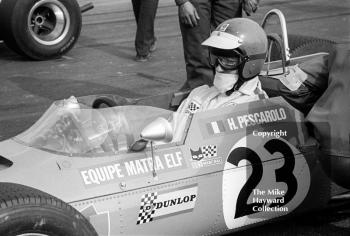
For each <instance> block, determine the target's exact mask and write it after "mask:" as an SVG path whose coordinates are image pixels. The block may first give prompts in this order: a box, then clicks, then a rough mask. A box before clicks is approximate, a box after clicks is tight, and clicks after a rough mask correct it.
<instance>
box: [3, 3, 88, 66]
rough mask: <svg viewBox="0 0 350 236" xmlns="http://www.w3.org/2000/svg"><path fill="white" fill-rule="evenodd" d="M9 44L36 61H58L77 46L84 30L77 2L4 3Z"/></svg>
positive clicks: (4, 29) (5, 25)
mask: <svg viewBox="0 0 350 236" xmlns="http://www.w3.org/2000/svg"><path fill="white" fill-rule="evenodd" d="M1 4H2V6H1V9H2V10H1V11H2V12H1V14H2V16H1V17H0V18H1V19H0V20H1V24H2V26H1V28H2V30H3V32H2V37H3V39H4V41H5V43H6V44H7V45H8V46H9V47H10V48H11V49H13V50H14V51H16V52H17V53H19V54H22V55H24V56H27V57H29V58H31V59H34V60H47V59H53V58H58V57H60V56H62V55H63V54H65V53H67V52H68V51H69V50H70V49H71V48H72V47H73V46H74V44H75V42H76V40H77V39H78V37H79V35H80V31H81V13H80V7H79V5H78V3H77V2H76V0H26V1H22V0H2V3H1Z"/></svg>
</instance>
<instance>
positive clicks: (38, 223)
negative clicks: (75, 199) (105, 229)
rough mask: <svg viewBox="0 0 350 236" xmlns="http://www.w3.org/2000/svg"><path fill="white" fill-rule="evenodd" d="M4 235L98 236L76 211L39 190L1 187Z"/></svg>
mask: <svg viewBox="0 0 350 236" xmlns="http://www.w3.org/2000/svg"><path fill="white" fill-rule="evenodd" d="M0 222H1V224H0V235H11V236H12V235H31V234H33V235H38V234H40V235H49V236H68V235H79V236H80V235H81V236H85V235H88V236H90V235H91V236H95V235H97V233H96V231H95V230H94V228H93V227H92V225H91V224H90V223H89V222H88V221H87V219H86V218H85V217H84V216H83V215H82V214H80V213H79V212H78V211H77V210H75V209H74V208H73V207H71V206H69V205H68V204H66V203H64V202H63V201H61V200H59V199H57V198H55V197H53V196H51V195H49V194H46V193H44V192H41V191H39V190H36V189H33V188H30V187H27V186H23V185H19V184H13V183H0Z"/></svg>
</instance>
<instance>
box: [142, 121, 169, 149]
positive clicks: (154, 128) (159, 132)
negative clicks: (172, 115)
mask: <svg viewBox="0 0 350 236" xmlns="http://www.w3.org/2000/svg"><path fill="white" fill-rule="evenodd" d="M141 138H142V139H144V140H148V141H163V142H167V143H168V142H170V141H171V140H172V139H173V129H172V127H171V124H170V122H169V121H168V120H167V119H165V118H163V117H159V118H157V119H155V120H154V121H153V122H151V123H150V124H149V125H147V126H146V127H145V128H144V129H143V130H142V132H141Z"/></svg>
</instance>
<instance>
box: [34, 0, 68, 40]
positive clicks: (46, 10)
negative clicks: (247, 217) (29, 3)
mask: <svg viewBox="0 0 350 236" xmlns="http://www.w3.org/2000/svg"><path fill="white" fill-rule="evenodd" d="M69 25H70V17H69V13H68V10H67V8H66V7H65V6H64V5H63V4H62V3H61V2H59V1H58V0H41V1H39V2H37V3H36V4H35V5H34V6H33V7H32V8H31V9H30V12H29V15H28V30H29V32H30V34H31V36H32V37H33V39H34V40H35V41H37V42H38V43H40V44H43V45H46V46H50V45H54V44H57V43H59V42H61V41H62V40H63V39H64V38H65V37H66V35H67V33H68V30H69Z"/></svg>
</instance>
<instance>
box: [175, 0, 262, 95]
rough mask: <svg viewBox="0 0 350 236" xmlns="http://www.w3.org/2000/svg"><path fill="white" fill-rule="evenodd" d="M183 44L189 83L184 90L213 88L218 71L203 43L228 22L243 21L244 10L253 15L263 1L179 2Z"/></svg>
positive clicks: (215, 0)
mask: <svg viewBox="0 0 350 236" xmlns="http://www.w3.org/2000/svg"><path fill="white" fill-rule="evenodd" d="M175 3H176V5H177V6H178V10H179V23H180V29H181V34H182V40H183V49H184V57H185V63H186V72H187V80H186V82H185V84H184V85H183V86H182V87H181V88H180V90H190V89H193V88H196V87H198V86H201V85H204V84H207V85H209V86H210V85H212V84H213V78H214V68H213V66H212V65H210V60H209V52H208V48H207V47H205V46H202V45H201V43H202V42H203V41H204V40H205V39H207V38H208V37H209V36H210V33H211V30H212V29H215V28H216V27H217V26H218V25H219V24H220V23H222V22H223V21H225V20H228V19H231V18H235V17H242V8H243V10H244V11H245V12H246V13H247V15H250V14H251V13H252V12H255V11H256V9H257V6H258V3H259V0H175Z"/></svg>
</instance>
